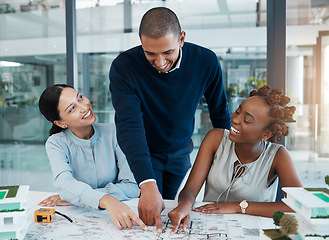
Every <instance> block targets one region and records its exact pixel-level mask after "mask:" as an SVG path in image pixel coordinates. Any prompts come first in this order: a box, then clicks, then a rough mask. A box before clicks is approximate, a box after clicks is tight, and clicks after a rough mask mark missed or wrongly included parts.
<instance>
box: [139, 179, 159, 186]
mask: <svg viewBox="0 0 329 240" xmlns="http://www.w3.org/2000/svg"><path fill="white" fill-rule="evenodd" d="M148 182H155V183H156V180H155V179H153V178H150V179H145V180H144V181H141V182H140V183H139V185H138V186H139V187H141V185H142V184H144V183H148Z"/></svg>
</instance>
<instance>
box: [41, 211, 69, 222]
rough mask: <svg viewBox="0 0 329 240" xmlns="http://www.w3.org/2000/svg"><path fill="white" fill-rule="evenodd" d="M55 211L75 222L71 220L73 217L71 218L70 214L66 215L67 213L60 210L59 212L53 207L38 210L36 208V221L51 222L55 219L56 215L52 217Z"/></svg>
mask: <svg viewBox="0 0 329 240" xmlns="http://www.w3.org/2000/svg"><path fill="white" fill-rule="evenodd" d="M55 213H57V214H59V215H61V216H63V217H65V218H66V219H67V220H69V221H70V222H71V223H72V222H73V221H72V220H71V218H69V217H68V216H66V215H64V214H62V213H60V212H57V211H56V210H55V209H53V208H40V209H38V210H35V212H34V221H35V222H37V223H51V222H52V220H53V219H54V217H52V216H53V215H55Z"/></svg>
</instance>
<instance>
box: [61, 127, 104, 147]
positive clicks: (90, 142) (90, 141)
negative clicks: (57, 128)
mask: <svg viewBox="0 0 329 240" xmlns="http://www.w3.org/2000/svg"><path fill="white" fill-rule="evenodd" d="M93 128H94V135H93V136H92V137H91V138H90V139H82V138H78V137H77V136H75V135H74V133H73V132H72V131H71V130H70V129H68V128H67V129H65V130H64V132H65V133H66V134H67V135H68V136H69V138H70V139H71V140H72V141H73V142H75V143H76V144H78V145H80V146H90V147H93V145H94V144H95V143H96V141H97V138H98V132H97V130H96V128H95V127H94V126H93Z"/></svg>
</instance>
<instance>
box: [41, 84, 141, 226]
mask: <svg viewBox="0 0 329 240" xmlns="http://www.w3.org/2000/svg"><path fill="white" fill-rule="evenodd" d="M39 109H40V112H41V113H42V115H43V116H44V117H45V118H46V119H47V120H48V121H50V122H52V123H53V126H52V127H51V129H50V131H49V135H50V136H49V138H48V140H47V142H46V151H47V155H48V158H49V161H50V165H51V168H52V172H53V176H54V184H55V186H56V187H57V188H58V189H59V194H57V195H53V196H50V197H48V198H47V199H45V200H43V201H42V202H40V203H39V205H41V206H55V205H70V204H74V205H77V206H81V207H89V208H93V209H106V210H107V211H108V213H109V215H110V217H111V219H112V221H113V222H114V224H115V225H116V227H117V228H118V229H121V228H127V227H128V228H131V227H132V226H133V225H135V224H136V223H137V224H138V225H140V226H141V227H142V228H143V229H144V230H145V229H146V225H145V224H144V223H143V222H142V221H141V220H140V219H139V218H138V216H137V215H136V214H135V213H134V212H133V211H132V210H131V209H130V208H129V207H128V206H127V205H125V204H123V203H121V202H120V201H123V200H128V199H130V198H137V197H138V196H139V193H140V191H139V187H138V185H137V184H136V181H135V179H134V177H133V174H132V172H131V171H130V168H129V166H128V163H127V160H126V157H125V155H124V154H123V152H122V151H121V149H120V147H119V145H118V143H117V140H116V133H115V126H114V124H100V123H95V121H96V116H95V115H94V113H93V110H92V107H91V104H90V101H89V100H88V99H87V98H85V97H84V96H82V95H81V94H80V93H79V92H77V91H76V90H75V89H74V88H72V87H71V86H68V85H65V84H57V85H53V86H51V87H49V88H47V89H46V90H44V92H43V93H42V95H41V97H40V100H39Z"/></svg>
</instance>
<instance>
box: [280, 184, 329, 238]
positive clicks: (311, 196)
mask: <svg viewBox="0 0 329 240" xmlns="http://www.w3.org/2000/svg"><path fill="white" fill-rule="evenodd" d="M283 191H285V192H286V193H287V198H285V199H283V201H284V202H285V203H286V204H287V205H288V206H289V207H291V208H292V209H293V210H294V211H295V212H296V218H297V220H298V225H299V227H298V235H297V239H305V240H321V239H328V238H329V227H328V226H329V194H328V193H329V190H328V189H326V188H323V189H304V188H283Z"/></svg>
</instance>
